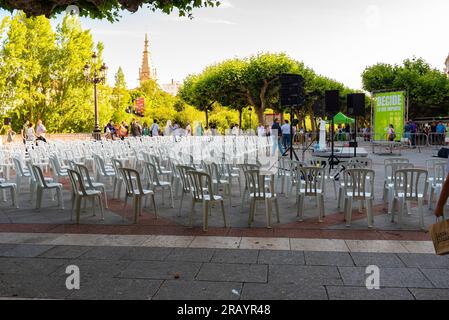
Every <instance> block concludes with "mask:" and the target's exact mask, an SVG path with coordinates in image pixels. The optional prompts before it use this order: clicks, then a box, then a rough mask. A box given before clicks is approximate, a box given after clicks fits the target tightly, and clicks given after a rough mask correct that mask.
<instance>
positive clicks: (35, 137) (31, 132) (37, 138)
mask: <svg viewBox="0 0 449 320" xmlns="http://www.w3.org/2000/svg"><path fill="white" fill-rule="evenodd" d="M46 134H47V128H46V127H45V126H44V124H43V122H42V120H41V119H39V120H37V124H36V126H35V125H34V123H33V122H31V121H30V120H26V121H25V123H24V124H23V126H22V131H21V136H22V141H23V143H26V142H27V141H28V142H33V143H36V145H38V144H39V142H44V143H47V138H46ZM7 135H8V137H7V141H8V142H12V141H13V140H14V136H15V135H16V133H15V132H14V131H13V130H12V128H10V129H9V130H8V134H7Z"/></svg>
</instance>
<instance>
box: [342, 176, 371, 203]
mask: <svg viewBox="0 0 449 320" xmlns="http://www.w3.org/2000/svg"><path fill="white" fill-rule="evenodd" d="M374 177H375V172H374V170H370V169H349V170H346V171H345V172H344V173H343V180H344V185H345V190H346V192H347V193H348V192H350V193H351V194H352V196H353V198H354V199H355V200H357V199H367V198H374ZM368 194H369V196H368Z"/></svg>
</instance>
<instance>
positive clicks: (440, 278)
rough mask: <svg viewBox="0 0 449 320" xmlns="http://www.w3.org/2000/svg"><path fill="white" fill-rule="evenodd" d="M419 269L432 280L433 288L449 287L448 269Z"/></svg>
mask: <svg viewBox="0 0 449 320" xmlns="http://www.w3.org/2000/svg"><path fill="white" fill-rule="evenodd" d="M421 271H422V273H424V275H425V276H426V277H427V278H428V279H429V280H430V281H431V282H432V284H433V285H434V286H435V288H440V289H449V270H448V269H421ZM417 288H418V287H417Z"/></svg>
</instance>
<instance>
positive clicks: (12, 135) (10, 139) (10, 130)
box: [6, 127, 16, 143]
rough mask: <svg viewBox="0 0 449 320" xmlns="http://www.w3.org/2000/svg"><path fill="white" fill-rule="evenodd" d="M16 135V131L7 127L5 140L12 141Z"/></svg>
mask: <svg viewBox="0 0 449 320" xmlns="http://www.w3.org/2000/svg"><path fill="white" fill-rule="evenodd" d="M15 136H16V133H15V132H14V131H13V130H12V128H11V127H9V128H8V132H7V136H6V142H8V143H11V142H13V141H14V137H15Z"/></svg>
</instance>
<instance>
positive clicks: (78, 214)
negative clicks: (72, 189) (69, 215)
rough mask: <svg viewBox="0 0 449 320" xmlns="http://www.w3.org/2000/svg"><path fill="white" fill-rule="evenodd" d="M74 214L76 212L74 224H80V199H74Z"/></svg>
mask: <svg viewBox="0 0 449 320" xmlns="http://www.w3.org/2000/svg"><path fill="white" fill-rule="evenodd" d="M75 208H76V210H75V212H76V224H80V214H81V197H80V196H77V197H76V204H75Z"/></svg>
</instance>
